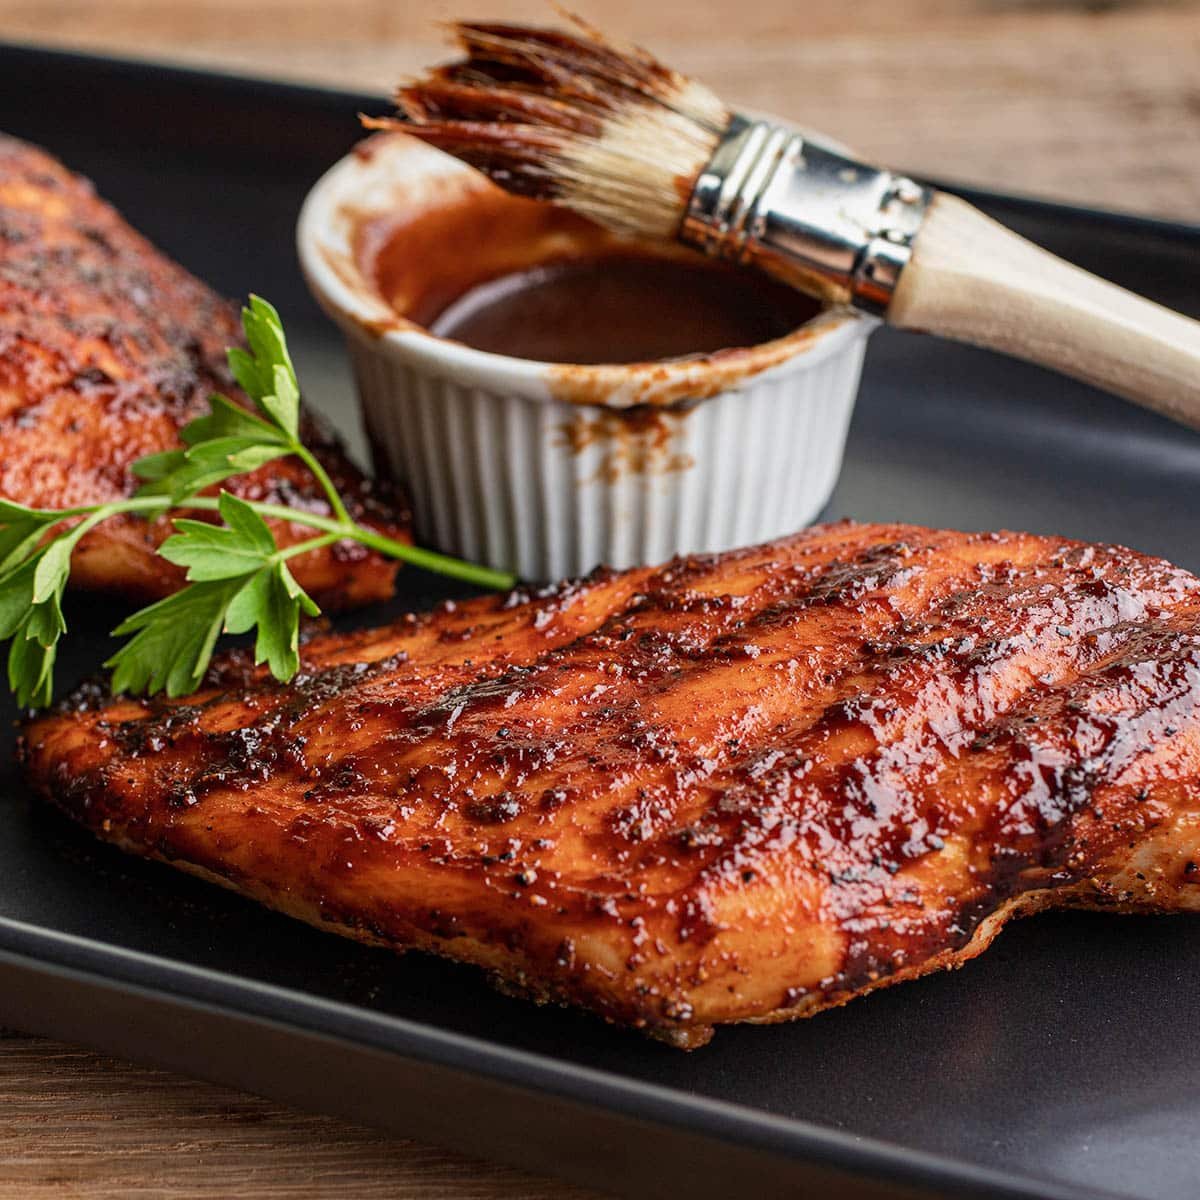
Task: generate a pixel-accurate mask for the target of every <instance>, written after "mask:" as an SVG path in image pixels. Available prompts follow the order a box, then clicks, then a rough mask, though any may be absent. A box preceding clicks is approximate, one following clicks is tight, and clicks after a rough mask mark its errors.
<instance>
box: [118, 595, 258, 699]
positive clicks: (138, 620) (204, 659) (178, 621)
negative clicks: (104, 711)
mask: <svg viewBox="0 0 1200 1200" xmlns="http://www.w3.org/2000/svg"><path fill="white" fill-rule="evenodd" d="M240 586H241V580H240V579H237V578H235V579H216V580H212V581H211V582H209V583H195V584H192V586H191V587H186V588H184V589H183V591H181V592H176V593H175V594H174V595H173V596H168V597H167V598H166V599H165V600H159V601H158V602H157V603H156V604H151V605H150V606H149V607H147V608H143V609H141V610H140V611H139V612H136V613H134V614H133V616H131V617H127V618H126V619H125V620H124V621H122V622H121V624H120V625H118V626H117V627H116V629H114V630H113V635H114V636H116V637H124V636H126V635H127V634H133V637H132V638H131V639H130V640H129V641H128V642H126V643H125V645H124V646H122V647H121V648H120V650H118V651H117V652H116V654H114V655H113V656H112V657H111V658H110V659H108V661H107V662H106V663H105V664H104V665H105V666H106V667H111V668H112V673H113V677H112V687H113V691H114V692H128V693H129V694H130V695H141V694H142V693H154V692H161V691H163V690H165V691H166V693H167V695H168V696H185V695H187V693H188V692H194V691H195V690H196V688H197V687H199V685H200V680H201V679H203V678H204V672H205V670H206V669H207V668H208V662H209V659H210V658H212V652H213V647H214V646H215V645H216V642H217V637H218V635H219V634H220V632H221V629H222V627H223V626H224V623H225V610H226V609H227V608H228V607H229V601H230V600H231V599H232V598H233V596H234V594H235V593H236V592H237V590H238V588H239V587H240Z"/></svg>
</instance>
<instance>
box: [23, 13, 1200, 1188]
mask: <svg viewBox="0 0 1200 1200" xmlns="http://www.w3.org/2000/svg"><path fill="white" fill-rule="evenodd" d="M579 7H580V9H581V11H582V12H583V13H584V15H585V16H587V17H589V18H590V19H592V20H593V21H595V22H597V23H599V24H602V25H604V26H605V27H606V28H609V29H611V30H612V31H613V32H614V33H616V34H618V35H620V36H623V37H628V38H632V39H635V40H637V41H640V42H642V43H644V44H646V45H647V46H649V47H651V48H652V49H654V50H656V51H657V52H658V53H659V54H660V55H661V56H662V57H663V58H665V59H667V60H668V61H670V62H671V63H673V64H674V65H676V66H679V67H681V68H682V69H684V70H686V71H688V72H690V73H693V74H696V75H699V76H702V77H703V78H704V79H705V80H707V81H708V82H709V83H710V84H712V85H714V86H715V87H716V88H717V90H718V91H720V92H721V93H722V94H723V95H724V96H725V97H726V98H727V99H729V100H731V101H733V102H734V103H737V104H743V105H747V106H754V107H758V108H762V109H766V110H770V111H775V112H778V113H780V114H782V115H785V116H788V117H790V118H792V119H795V120H797V121H801V122H803V123H805V124H808V125H809V126H811V127H812V128H814V129H820V130H824V131H826V132H828V133H830V134H833V135H836V136H838V137H840V138H842V139H843V140H844V141H846V142H849V143H850V144H851V145H853V146H855V147H857V148H858V149H859V150H860V151H861V152H862V153H864V154H866V155H869V156H872V157H874V158H875V159H877V160H880V161H883V162H886V163H888V164H890V165H895V166H901V167H905V168H907V169H910V170H913V171H921V172H925V173H928V174H931V175H938V176H943V177H945V178H948V179H958V180H963V181H967V182H971V183H976V184H982V185H991V186H995V187H998V188H1005V189H1009V190H1014V191H1022V192H1028V193H1032V194H1037V195H1041V196H1048V197H1053V198H1058V199H1064V200H1072V201H1076V202H1078V203H1082V204H1093V205H1106V206H1111V207H1116V208H1125V209H1130V210H1133V211H1138V212H1144V213H1153V214H1157V215H1160V216H1169V217H1177V218H1181V219H1184V220H1193V221H1195V220H1200V0H1164V2H1161V3H1149V2H1136V0H1135V2H1130V0H1124V2H1122V0H1084V2H1078V0H1076V2H1072V0H855V3H828V2H827V0H824V2H817V0H655V2H651V0H642V2H640V3H639V2H638V0H591V3H586V4H585V3H584V2H583V0H579ZM455 16H478V17H502V18H505V19H517V18H527V19H532V20H539V21H544V20H547V19H548V9H547V7H546V5H544V4H542V3H540V2H537V3H535V2H532V0H530V2H526V0H490V2H483V0H472V3H470V4H461V3H458V2H456V0H455V2H449V0H429V2H421V3H418V2H415V0H107V2H106V3H103V4H98V3H95V0H0V39H9V40H26V41H43V42H55V43H59V44H64V45H69V46H75V47H83V48H95V49H102V50H107V51H111V52H114V53H119V54H126V55H140V56H150V57H162V58H169V59H173V60H176V61H183V62H191V63H198V64H203V65H208V66H215V67H218V68H220V69H223V70H229V71H235V72H262V73H268V74H272V75H278V76H283V77H288V78H292V79H299V80H309V81H313V82H317V83H324V84H328V85H332V86H337V87H343V88H351V89H365V90H377V91H380V92H384V91H387V90H389V88H390V86H391V84H392V83H393V82H394V81H395V80H396V79H397V77H399V76H401V75H403V74H404V73H406V72H408V71H411V70H413V69H415V68H416V67H418V66H419V65H421V64H423V63H426V62H429V61H430V60H432V59H436V58H438V57H440V56H442V55H443V54H444V46H443V43H442V41H441V39H440V35H439V33H438V31H437V29H436V22H437V21H439V20H446V19H449V18H451V17H455ZM764 1036H769V1032H767V1033H764ZM614 1186H619V1181H616V1180H614ZM234 1194H236V1195H238V1196H240V1197H243V1198H245V1200H266V1198H268V1197H271V1198H276V1200H277V1198H281V1197H289V1196H304V1197H323V1196H333V1195H339V1196H340V1195H346V1196H354V1197H356V1198H357V1197H364V1198H367V1197H374V1196H378V1197H383V1196H388V1197H429V1198H430V1200H433V1198H438V1200H442V1198H445V1200H459V1198H461V1200H492V1198H499V1197H522V1198H524V1200H541V1198H543V1197H544V1198H546V1200H551V1198H554V1200H567V1198H568V1197H579V1196H581V1195H582V1193H580V1192H577V1191H574V1190H572V1189H570V1188H567V1187H566V1186H564V1185H560V1184H556V1183H553V1182H550V1181H544V1180H542V1181H539V1180H533V1179H530V1178H529V1177H527V1176H523V1175H520V1174H518V1173H517V1172H513V1171H509V1170H506V1169H504V1168H500V1167H495V1166H489V1165H486V1164H479V1163H473V1162H470V1161H468V1160H466V1159H463V1158H461V1157H459V1156H456V1155H452V1154H448V1153H445V1152H442V1151H439V1150H435V1149H432V1148H429V1147H424V1146H420V1145H417V1144H415V1143H408V1142H403V1141H399V1140H397V1139H389V1138H387V1137H384V1136H382V1135H377V1134H372V1133H368V1132H366V1131H362V1130H356V1129H352V1128H350V1127H348V1126H345V1125H342V1124H340V1123H339V1122H336V1121H332V1120H328V1119H325V1118H321V1117H313V1116H308V1115H304V1114H300V1113H296V1112H293V1111H290V1110H287V1109H284V1108H281V1107H279V1106H277V1105H273V1104H269V1103H267V1102H265V1101H261V1100H256V1099H253V1098H250V1097H246V1096H241V1095H238V1094H236V1093H233V1092H229V1091H226V1090H225V1089H221V1088H216V1087H212V1086H209V1085H206V1084H198V1083H195V1082H193V1081H189V1080H185V1079H180V1078H177V1077H175V1076H172V1075H169V1074H166V1073H163V1072H158V1071H150V1070H146V1069H142V1068H136V1067H131V1066H128V1065H126V1064H122V1063H118V1062H114V1061H112V1060H109V1059H105V1058H102V1057H100V1056H97V1055H93V1054H90V1053H88V1052H86V1051H83V1050H77V1049H73V1048H70V1047H64V1046H60V1045H57V1044H55V1043H50V1042H45V1041H41V1040H39V1039H35V1038H28V1037H23V1036H18V1035H9V1036H7V1037H0V1200H8V1198H10V1197H11V1198H13V1200H15V1198H17V1197H20V1198H21V1200H26V1198H36V1197H42V1196H73V1197H88V1198H89V1200H94V1198H98V1197H126V1196H134V1195H140V1196H154V1197H170V1198H182V1197H190V1196H214V1197H215V1196H221V1197H224V1196H229V1195H234Z"/></svg>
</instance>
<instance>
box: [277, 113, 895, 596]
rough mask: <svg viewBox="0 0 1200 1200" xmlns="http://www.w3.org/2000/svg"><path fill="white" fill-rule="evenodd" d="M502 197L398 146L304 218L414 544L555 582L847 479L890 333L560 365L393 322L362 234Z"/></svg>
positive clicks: (798, 501) (821, 498)
mask: <svg viewBox="0 0 1200 1200" xmlns="http://www.w3.org/2000/svg"><path fill="white" fill-rule="evenodd" d="M491 187H492V185H491V184H490V183H488V182H487V181H486V180H485V179H484V178H483V177H482V176H480V175H479V174H478V173H476V172H474V171H472V170H470V169H468V168H466V167H464V166H462V165H461V164H460V163H458V162H457V161H455V160H454V159H452V158H450V157H448V156H446V155H444V154H441V153H440V152H438V151H435V150H431V149H430V148H428V147H427V146H425V145H423V144H421V143H419V142H416V141H415V140H413V139H410V138H407V137H404V136H403V135H383V136H381V137H378V138H375V139H372V141H371V142H370V144H369V146H368V147H367V149H366V150H365V151H364V152H360V153H352V154H350V155H348V156H347V157H346V158H344V159H342V160H341V161H340V162H338V163H337V164H336V165H335V166H334V167H333V168H332V169H331V170H329V171H328V172H327V173H326V174H325V175H324V176H323V177H322V178H321V179H320V180H319V181H318V182H317V184H316V185H315V186H314V188H313V189H312V191H311V192H310V193H309V196H308V198H307V200H306V202H305V204H304V208H303V210H302V211H301V214H300V220H299V227H298V242H299V252H300V262H301V265H302V267H303V270H304V273H305V276H306V278H307V280H308V282H309V285H310V287H311V288H312V291H313V293H314V295H315V296H316V298H317V300H318V301H319V303H320V304H321V306H322V307H323V308H324V309H325V311H326V312H327V313H328V314H329V315H330V316H331V317H332V318H333V320H334V321H336V322H337V324H338V325H339V326H340V327H341V329H342V330H343V332H344V333H345V335H346V340H347V343H348V346H349V350H350V355H351V358H352V360H353V365H354V372H355V377H356V379H357V383H358V389H359V394H360V397H361V401H362V406H363V416H364V422H365V424H366V428H367V433H368V435H369V437H370V439H371V442H372V445H373V446H374V448H375V455H376V462H377V464H378V465H379V467H380V468H381V469H382V470H384V471H387V472H388V473H390V474H391V475H392V476H393V477H394V478H396V479H398V480H400V481H401V482H402V483H404V484H405V485H406V486H407V488H408V489H409V492H410V494H411V499H412V504H413V511H414V514H415V521H416V534H417V537H418V540H419V541H421V542H422V543H423V544H427V545H433V546H436V547H437V548H438V549H441V550H444V551H447V552H450V553H453V554H456V555H459V556H461V557H463V558H467V559H471V560H473V561H476V562H484V563H487V564H488V565H490V566H494V567H499V568H501V569H506V570H512V571H515V572H517V574H518V575H520V576H521V577H522V578H524V579H530V580H543V579H557V578H561V577H563V576H570V575H580V574H583V573H585V572H586V571H588V570H590V569H591V568H592V567H594V566H596V565H598V564H601V563H604V564H607V565H609V566H613V567H626V566H634V565H637V564H641V563H657V562H662V561H664V560H665V559H668V558H670V557H671V556H672V555H674V554H680V553H692V552H696V551H718V550H725V549H729V548H731V547H734V546H742V545H749V544H753V543H755V542H761V541H767V540H769V539H771V538H774V537H778V536H781V535H783V534H786V533H790V532H793V531H795V530H796V529H799V528H801V527H802V526H804V525H805V524H807V523H808V522H810V521H811V520H812V519H813V517H815V516H816V514H817V513H818V512H819V511H820V510H821V508H822V507H823V505H824V504H825V502H826V501H827V500H828V498H829V494H830V492H831V491H832V489H833V485H834V483H835V482H836V480H837V476H838V472H839V470H840V468H841V461H842V451H843V447H844V444H845V438H846V430H847V426H848V424H849V421H850V415H851V412H852V410H853V406H854V399H855V395H856V393H857V389H858V381H859V375H860V371H861V367H862V357H863V351H864V349H865V346H866V339H867V336H868V334H869V333H870V332H871V331H872V329H874V328H875V325H876V322H874V321H871V320H868V319H866V318H863V317H860V316H857V315H856V314H853V313H850V312H848V311H837V312H827V313H824V314H822V315H821V316H819V317H817V318H816V319H815V320H814V321H811V322H809V323H808V324H807V325H805V326H803V327H802V328H801V329H800V330H798V331H796V332H795V333H793V334H790V335H788V336H787V337H785V338H781V339H779V340H778V341H774V342H768V343H765V344H764V345H761V346H757V347H753V348H751V349H749V350H747V351H739V352H735V353H726V354H717V355H712V356H706V357H703V358H697V359H688V360H678V361H668V362H656V363H637V364H630V365H620V366H599V367H583V366H571V367H563V366H559V365H555V364H551V363H539V362H530V361H527V360H523V359H517V358H508V357H505V356H503V355H499V354H490V353H486V352H483V351H480V350H475V349H472V348H470V347H468V346H464V345H462V344H460V343H457V342H454V341H450V340H447V339H445V338H440V337H436V336H434V335H432V334H430V333H428V332H427V331H425V330H424V329H422V328H420V327H419V326H416V325H413V324H411V323H409V322H407V321H404V320H398V319H397V317H396V314H395V313H394V312H393V311H392V309H391V308H390V307H389V306H388V305H387V304H386V303H385V302H384V300H383V299H382V298H381V297H380V295H379V293H378V291H377V290H376V286H375V284H374V283H373V281H372V280H371V279H369V278H367V277H365V275H364V273H363V272H362V271H361V270H360V267H359V264H358V260H357V252H356V251H357V247H356V245H355V234H356V231H357V230H358V229H360V228H361V227H362V222H363V221H364V220H370V219H371V218H373V217H384V218H386V217H388V216H389V215H391V214H394V213H396V212H398V211H401V210H403V209H404V208H405V207H406V206H412V205H420V206H423V207H425V208H428V206H429V205H430V204H431V203H436V198H437V197H439V196H446V195H448V194H450V193H451V192H460V191H461V190H462V189H466V190H473V189H478V188H485V189H489V188H491Z"/></svg>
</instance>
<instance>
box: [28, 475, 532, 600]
mask: <svg viewBox="0 0 1200 1200" xmlns="http://www.w3.org/2000/svg"><path fill="white" fill-rule="evenodd" d="M162 502H163V501H162V497H161V496H131V497H130V498H129V499H126V500H114V501H112V502H110V503H108V504H93V505H85V506H82V507H80V508H74V509H63V510H62V511H61V512H55V513H49V512H47V515H53V516H57V517H60V518H62V519H64V520H66V519H67V518H70V517H86V518H87V522H86V523H87V524H88V527H89V528H90V527H91V525H93V524H98V523H99V522H100V521H102V520H104V519H105V518H106V517H109V516H113V515H114V514H116V513H119V512H137V511H139V510H151V509H156V508H161V507H162ZM219 504H220V500H219V499H218V498H217V497H216V496H189V497H188V498H187V499H186V500H183V501H181V502H180V504H179V508H180V510H186V509H189V508H191V509H197V510H200V511H204V512H215V511H216V510H217V508H218V506H219ZM249 504H250V507H251V508H253V509H254V511H255V512H257V513H258V514H259V516H262V517H271V518H273V519H275V520H277V521H287V522H289V523H290V524H293V525H306V526H308V527H309V528H310V529H320V530H322V531H323V532H324V533H327V534H335V535H336V536H335V537H331V538H330V539H329V540H328V541H326V540H323V539H322V540H321V545H330V544H332V543H333V542H336V541H341V540H342V539H343V538H345V539H348V540H350V541H353V542H358V543H359V544H360V545H363V546H366V547H367V548H368V549H371V550H378V551H379V553H380V554H385V555H387V557H388V558H398V559H401V560H402V561H403V562H407V563H411V564H412V565H413V566H414V567H422V568H424V569H425V570H427V571H435V572H437V573H438V574H439V575H448V576H449V577H450V578H452V579H460V580H462V581H463V582H464V583H471V584H474V585H475V586H477V587H484V588H491V589H494V590H497V591H507V590H508V589H509V588H511V587H512V586H513V585H514V584H515V583H516V576H515V575H512V574H511V573H509V572H508V571H498V570H496V569H495V568H494V567H485V566H481V565H480V564H479V563H470V562H465V561H464V560H463V559H461V558H452V557H451V556H450V555H448V554H439V553H438V552H437V551H436V550H426V549H425V548H424V547H422V546H410V545H409V544H408V543H407V542H398V541H396V539H395V538H390V537H387V536H385V535H384V534H382V533H376V532H375V530H373V529H368V528H366V526H364V525H358V524H356V523H355V521H354V520H353V519H352V518H351V517H349V516H347V517H346V518H345V519H344V520H338V519H337V518H335V517H323V516H321V515H320V514H319V513H311V512H305V511H304V510H303V509H300V508H289V507H288V506H287V505H286V504H267V503H265V502H264V501H261V500H251V501H249ZM101 514H103V515H101ZM315 540H316V539H314V540H313V541H312V542H301V543H299V544H298V545H297V546H293V547H289V549H288V551H287V556H288V557H289V558H290V557H292V555H295V554H300V553H302V551H301V549H300V547H301V546H303V547H304V548H305V549H308V550H312V549H316V545H315V544H314V543H315Z"/></svg>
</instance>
